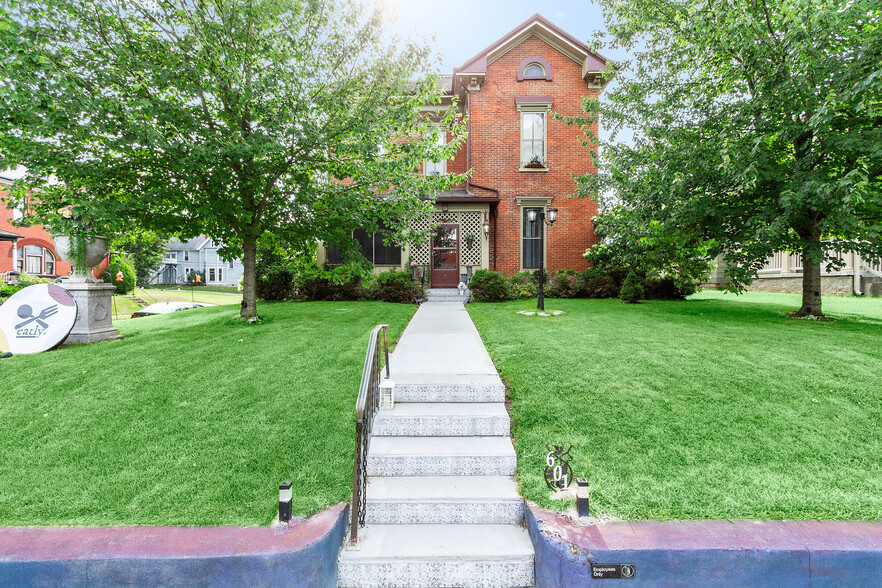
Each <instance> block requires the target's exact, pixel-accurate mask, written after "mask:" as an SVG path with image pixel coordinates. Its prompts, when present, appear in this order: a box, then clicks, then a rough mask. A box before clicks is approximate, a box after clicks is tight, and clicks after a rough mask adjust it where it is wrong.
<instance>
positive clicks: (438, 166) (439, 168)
mask: <svg viewBox="0 0 882 588" xmlns="http://www.w3.org/2000/svg"><path fill="white" fill-rule="evenodd" d="M436 144H437V145H439V146H443V145H446V144H447V132H446V131H443V130H439V132H438V136H437V138H436ZM446 173H447V162H446V161H443V160H442V161H439V162H434V161H426V162H423V175H425V176H440V175H443V174H446Z"/></svg>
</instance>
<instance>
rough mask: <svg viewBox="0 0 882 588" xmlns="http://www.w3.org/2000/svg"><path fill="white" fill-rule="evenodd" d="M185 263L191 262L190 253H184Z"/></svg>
mask: <svg viewBox="0 0 882 588" xmlns="http://www.w3.org/2000/svg"><path fill="white" fill-rule="evenodd" d="M184 261H190V252H189V251H184Z"/></svg>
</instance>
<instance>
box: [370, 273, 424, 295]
mask: <svg viewBox="0 0 882 588" xmlns="http://www.w3.org/2000/svg"><path fill="white" fill-rule="evenodd" d="M366 289H368V290H369V291H370V297H371V298H373V299H374V300H381V301H383V302H411V301H412V300H413V297H414V289H413V278H412V277H411V273H410V272H409V271H408V272H403V271H400V270H396V269H393V270H389V271H387V272H383V273H381V274H377V275H376V276H375V277H374V278H373V279H372V280H370V287H369V288H366Z"/></svg>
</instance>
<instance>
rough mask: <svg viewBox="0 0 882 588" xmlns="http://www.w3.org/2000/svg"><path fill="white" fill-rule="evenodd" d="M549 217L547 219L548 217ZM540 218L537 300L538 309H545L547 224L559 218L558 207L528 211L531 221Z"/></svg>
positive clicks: (528, 217)
mask: <svg viewBox="0 0 882 588" xmlns="http://www.w3.org/2000/svg"><path fill="white" fill-rule="evenodd" d="M546 217H547V219H546ZM537 219H538V220H539V299H538V300H537V301H536V308H537V309H538V310H545V276H544V274H545V225H548V226H549V227H550V226H551V225H553V224H554V221H556V220H557V209H556V208H549V209H547V210H537V209H535V208H531V209H530V210H528V211H527V220H529V221H530V222H531V223H534V222H536V220H537Z"/></svg>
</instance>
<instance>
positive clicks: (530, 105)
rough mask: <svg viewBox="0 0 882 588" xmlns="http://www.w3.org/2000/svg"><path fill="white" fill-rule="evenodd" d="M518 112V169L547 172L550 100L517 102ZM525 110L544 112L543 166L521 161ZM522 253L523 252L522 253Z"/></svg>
mask: <svg viewBox="0 0 882 588" xmlns="http://www.w3.org/2000/svg"><path fill="white" fill-rule="evenodd" d="M517 108H518V112H519V113H520V116H519V117H518V118H519V121H518V162H519V164H518V165H519V167H518V171H522V172H547V171H548V120H549V119H550V118H551V117H550V116H549V115H550V114H551V102H545V101H536V102H519V103H518V104H517ZM525 112H542V113H545V124H544V125H542V131H543V132H544V133H545V137H544V138H543V140H542V160H543V161H544V162H545V167H543V168H537V167H524V166H523V162H522V161H521V141H523V136H522V133H523V129H524V116H523V114H524V113H525ZM522 255H523V253H522Z"/></svg>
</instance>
